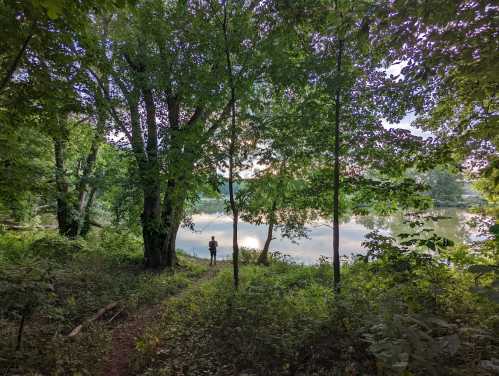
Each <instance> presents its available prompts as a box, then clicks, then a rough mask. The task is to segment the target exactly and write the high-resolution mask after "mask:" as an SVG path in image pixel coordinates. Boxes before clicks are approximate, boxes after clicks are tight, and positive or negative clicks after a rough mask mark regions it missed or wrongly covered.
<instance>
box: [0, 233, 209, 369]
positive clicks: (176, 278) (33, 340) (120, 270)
mask: <svg viewBox="0 0 499 376" xmlns="http://www.w3.org/2000/svg"><path fill="white" fill-rule="evenodd" d="M179 262H180V265H181V268H180V270H179V272H178V273H176V274H175V275H171V274H168V273H163V274H157V273H150V272H145V271H143V270H142V266H141V263H142V252H141V241H140V238H137V237H135V236H134V235H130V234H127V233H113V232H112V231H110V230H106V231H104V232H102V233H100V234H94V235H92V237H90V238H89V239H88V240H87V241H84V240H79V241H69V240H67V239H65V238H63V237H61V236H58V235H55V234H51V233H46V234H41V233H40V232H37V233H32V234H29V233H27V234H23V235H18V234H12V233H10V232H7V233H5V234H3V235H1V236H0V291H1V293H2V304H1V307H0V329H1V331H2V333H4V335H3V336H2V338H1V340H0V342H1V348H2V350H1V351H0V366H1V368H2V369H4V370H9V372H10V373H22V374H29V373H36V372H44V373H50V374H53V373H65V372H67V371H68V370H72V372H80V373H90V374H95V373H97V372H99V369H100V367H102V366H103V361H104V360H105V358H104V356H103V352H104V351H107V350H108V348H109V345H110V340H111V337H110V333H111V330H112V329H113V325H114V322H112V323H111V324H109V323H107V321H108V320H109V319H110V317H107V318H106V320H104V321H103V322H96V323H94V324H93V325H91V326H90V327H88V328H84V330H83V332H82V333H81V334H80V335H79V336H78V337H76V338H74V339H70V338H68V337H67V334H68V333H69V332H70V331H71V330H72V329H74V327H76V326H77V325H78V324H81V323H82V322H83V321H84V320H86V319H88V318H89V317H91V316H92V315H93V314H95V312H97V311H98V310H99V309H100V308H102V307H104V306H105V305H107V304H109V303H110V302H113V301H117V302H119V305H120V309H122V310H123V311H122V313H121V314H120V316H119V317H118V318H117V319H116V322H119V321H120V319H122V318H123V317H127V315H131V314H133V313H134V312H135V311H136V310H137V309H139V307H143V306H145V305H151V304H156V303H159V302H160V301H162V300H163V299H164V298H166V297H168V296H170V295H172V294H175V293H177V292H178V291H179V290H181V289H182V288H185V287H186V286H188V285H189V284H190V283H191V281H192V280H194V279H197V278H199V276H200V275H201V274H202V273H204V271H205V270H206V267H205V266H204V265H203V264H200V263H199V262H198V261H197V260H195V259H192V258H190V257H187V256H185V257H184V256H183V255H182V254H181V255H180V259H179ZM113 314H114V312H113ZM23 315H24V316H25V324H24V335H23V338H22V342H21V349H20V351H15V347H16V338H17V330H18V328H19V324H20V320H21V316H23Z"/></svg>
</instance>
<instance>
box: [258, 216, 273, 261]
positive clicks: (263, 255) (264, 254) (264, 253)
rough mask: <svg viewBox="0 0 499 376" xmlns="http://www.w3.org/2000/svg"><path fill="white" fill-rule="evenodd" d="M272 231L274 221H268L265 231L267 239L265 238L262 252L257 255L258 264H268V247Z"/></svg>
mask: <svg viewBox="0 0 499 376" xmlns="http://www.w3.org/2000/svg"><path fill="white" fill-rule="evenodd" d="M273 231H274V222H270V223H269V228H268V231H267V239H266V240H265V244H264V246H263V249H262V252H261V253H260V256H259V257H258V264H260V265H268V264H269V248H270V242H271V241H272V236H273V235H272V233H273Z"/></svg>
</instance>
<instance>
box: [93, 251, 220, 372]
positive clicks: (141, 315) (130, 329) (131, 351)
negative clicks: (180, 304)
mask: <svg viewBox="0 0 499 376" xmlns="http://www.w3.org/2000/svg"><path fill="white" fill-rule="evenodd" d="M198 262H199V263H200V264H206V265H207V266H208V269H207V270H206V272H204V273H203V274H202V275H201V276H200V277H199V279H196V280H195V281H194V282H193V283H192V284H191V285H190V286H189V287H186V288H184V289H182V290H180V291H179V292H177V293H176V294H174V295H172V296H170V297H168V298H166V299H165V300H163V301H162V302H160V303H156V304H153V305H148V306H145V307H141V308H140V309H139V310H138V311H137V312H136V313H135V314H134V315H133V316H132V317H129V318H127V319H126V320H125V321H123V322H121V323H120V324H119V325H118V326H116V327H115V328H114V329H113V330H112V344H111V351H110V353H109V354H108V355H107V356H106V357H105V365H104V367H103V371H102V375H103V376H124V375H128V374H129V368H130V359H133V358H134V356H135V351H136V343H137V340H138V338H139V337H140V336H142V335H144V334H145V333H144V332H145V329H146V328H147V327H148V326H150V325H151V323H155V322H156V321H158V320H160V319H161V310H162V307H163V306H164V305H167V304H168V301H169V300H170V299H172V298H174V297H175V298H177V299H182V297H183V296H185V295H186V294H187V293H188V292H189V291H191V290H192V289H193V288H196V287H198V286H200V285H201V284H203V283H206V282H207V281H208V280H210V279H212V278H213V277H214V276H216V275H217V273H218V272H219V271H220V270H221V269H222V268H225V267H227V266H228V265H229V264H228V263H227V262H219V263H218V264H217V265H216V266H209V264H208V261H207V260H198Z"/></svg>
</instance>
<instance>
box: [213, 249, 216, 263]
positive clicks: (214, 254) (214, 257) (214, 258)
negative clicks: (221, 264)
mask: <svg viewBox="0 0 499 376" xmlns="http://www.w3.org/2000/svg"><path fill="white" fill-rule="evenodd" d="M213 262H214V264H215V265H216V264H217V251H215V252H213Z"/></svg>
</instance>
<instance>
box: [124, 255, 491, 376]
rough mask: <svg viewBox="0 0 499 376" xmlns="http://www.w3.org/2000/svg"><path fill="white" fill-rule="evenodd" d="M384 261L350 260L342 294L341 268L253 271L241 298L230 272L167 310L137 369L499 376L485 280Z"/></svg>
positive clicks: (278, 264)
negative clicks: (336, 284)
mask: <svg viewBox="0 0 499 376" xmlns="http://www.w3.org/2000/svg"><path fill="white" fill-rule="evenodd" d="M384 255H385V256H387V257H388V259H382V258H377V259H375V260H371V261H369V262H367V261H366V260H363V259H358V260H354V261H352V262H351V263H350V264H348V265H345V266H344V268H343V282H342V288H341V292H339V293H336V294H335V293H334V290H333V288H332V286H331V282H332V272H331V267H330V264H329V263H320V264H318V265H315V266H303V265H297V264H295V263H293V262H292V261H290V260H289V259H284V260H283V259H282V257H277V258H274V260H273V262H272V263H271V265H270V266H269V267H260V266H255V265H251V264H247V265H245V266H243V267H242V269H241V285H240V288H239V290H238V291H234V290H233V288H232V287H231V286H232V279H231V273H230V271H229V270H226V271H224V272H221V273H220V274H219V275H218V276H217V277H216V278H215V279H214V280H212V281H210V282H208V283H206V284H204V285H202V286H199V287H197V288H195V289H192V291H190V292H189V293H188V294H185V295H182V296H180V297H179V298H178V299H173V300H172V301H170V302H169V304H168V305H165V306H164V308H163V319H162V320H161V322H159V323H157V324H156V325H153V326H152V327H151V328H150V329H149V330H148V332H147V333H146V334H145V335H144V336H143V337H142V338H141V339H140V340H139V341H138V343H137V346H138V348H139V350H140V353H139V356H138V357H137V358H136V359H135V360H134V364H135V367H136V369H135V372H136V374H144V375H206V374H213V375H406V376H408V375H462V376H464V375H492V374H493V372H494V367H496V365H495V363H494V362H495V361H496V360H495V358H497V353H498V349H499V343H498V340H497V338H496V337H495V336H494V333H497V332H496V330H497V324H498V322H499V321H498V316H497V308H498V305H497V303H495V302H494V301H491V300H489V299H488V298H487V297H485V296H483V295H481V294H477V293H476V292H474V288H475V287H476V286H475V277H476V275H475V274H473V273H472V272H470V271H468V270H466V269H459V268H449V267H447V266H443V265H442V264H441V263H440V262H439V261H438V260H437V259H435V262H433V261H432V262H431V263H430V262H429V263H426V264H424V265H423V264H421V263H422V262H423V261H422V260H420V259H418V258H417V257H416V256H414V255H412V256H411V255H402V256H403V257H402V256H401V255H399V256H398V257H402V258H401V259H400V260H398V262H394V260H393V257H395V254H392V255H391V256H389V255H388V253H384ZM411 257H413V258H414V257H416V258H414V259H412V258H411ZM404 262H406V264H404ZM418 263H419V264H418ZM397 265H398V266H397ZM400 265H405V267H400ZM395 267H398V268H399V269H398V270H395V269H394V268H395ZM487 278H492V277H490V276H489V277H487ZM490 282H491V279H489V281H488V282H484V284H485V285H486V284H490Z"/></svg>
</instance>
